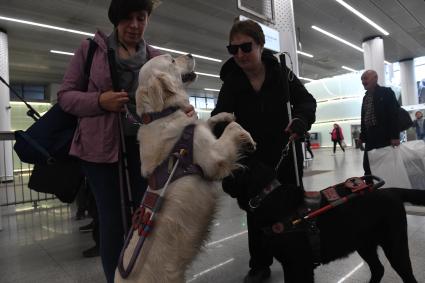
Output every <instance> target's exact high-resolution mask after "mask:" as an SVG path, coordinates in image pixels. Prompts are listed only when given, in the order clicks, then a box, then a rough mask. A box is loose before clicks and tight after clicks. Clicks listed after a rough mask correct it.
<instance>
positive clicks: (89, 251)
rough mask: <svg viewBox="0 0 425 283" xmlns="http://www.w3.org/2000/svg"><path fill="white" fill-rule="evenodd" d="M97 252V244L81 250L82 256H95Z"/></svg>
mask: <svg viewBox="0 0 425 283" xmlns="http://www.w3.org/2000/svg"><path fill="white" fill-rule="evenodd" d="M99 254H100V253H99V247H98V246H97V245H96V246H94V247H92V248H90V249H87V250H85V251H83V257H96V256H99Z"/></svg>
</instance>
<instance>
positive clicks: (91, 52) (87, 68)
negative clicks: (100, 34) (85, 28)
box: [84, 38, 98, 91]
mask: <svg viewBox="0 0 425 283" xmlns="http://www.w3.org/2000/svg"><path fill="white" fill-rule="evenodd" d="M87 40H88V41H89V49H88V51H87V57H86V62H85V63H84V80H85V84H84V86H85V89H84V91H87V89H88V87H89V78H90V70H91V65H92V62H93V57H94V53H95V52H96V49H97V46H98V45H97V43H96V42H95V41H94V40H93V39H92V38H87Z"/></svg>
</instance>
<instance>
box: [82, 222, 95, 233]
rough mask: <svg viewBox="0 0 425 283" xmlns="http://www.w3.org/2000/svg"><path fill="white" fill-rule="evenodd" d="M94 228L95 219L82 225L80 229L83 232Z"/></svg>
mask: <svg viewBox="0 0 425 283" xmlns="http://www.w3.org/2000/svg"><path fill="white" fill-rule="evenodd" d="M93 229H94V221H92V222H90V223H89V224H87V225H84V226H81V227H80V228H78V230H79V231H80V232H82V233H86V232H92V231H93Z"/></svg>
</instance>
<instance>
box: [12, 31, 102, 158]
mask: <svg viewBox="0 0 425 283" xmlns="http://www.w3.org/2000/svg"><path fill="white" fill-rule="evenodd" d="M89 42H90V45H89V49H88V52H87V60H86V62H85V65H84V78H85V86H86V90H87V87H88V80H89V77H90V69H91V64H92V61H93V56H94V53H95V51H96V49H97V44H96V43H95V42H94V41H93V40H92V39H89ZM77 121H78V119H77V117H75V116H74V115H71V114H69V113H66V112H64V111H63V110H62V108H61V107H60V106H59V104H58V103H56V104H55V105H53V106H52V107H51V108H50V109H49V111H47V112H46V113H45V114H44V115H43V116H42V117H41V118H40V119H38V120H37V121H36V122H35V123H34V124H32V125H31V126H30V127H29V128H28V129H27V130H26V131H21V130H19V131H15V140H16V142H15V145H14V147H13V148H14V150H15V152H16V154H17V155H18V157H19V159H20V160H21V161H23V162H26V163H31V164H53V163H54V162H55V161H56V160H57V159H62V158H66V157H67V156H68V152H69V149H70V146H71V142H72V138H73V136H74V132H75V129H76V127H77Z"/></svg>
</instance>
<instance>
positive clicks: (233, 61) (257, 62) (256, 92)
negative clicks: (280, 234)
mask: <svg viewBox="0 0 425 283" xmlns="http://www.w3.org/2000/svg"><path fill="white" fill-rule="evenodd" d="M264 43H265V38H264V33H263V31H262V29H261V27H260V25H259V24H257V23H256V22H254V21H251V20H245V21H236V22H235V23H234V25H233V27H232V29H231V31H230V35H229V45H228V46H227V50H228V51H229V53H230V54H231V55H232V57H231V58H230V59H229V60H228V61H227V62H226V63H225V64H224V65H223V67H222V69H221V71H220V78H221V80H222V81H223V85H222V87H221V90H220V93H219V96H218V100H217V105H216V108H215V109H214V110H213V111H212V113H211V115H216V114H218V113H220V112H229V113H234V114H235V117H236V122H238V123H239V124H240V125H241V126H242V127H243V128H244V129H246V130H247V131H248V132H249V133H250V134H251V136H252V137H253V139H254V141H255V142H256V143H257V150H256V151H255V152H254V153H253V154H251V155H249V156H247V157H246V158H245V160H244V161H242V163H243V164H244V165H245V166H246V169H244V170H237V171H236V172H234V174H233V176H231V177H227V178H225V179H224V180H223V189H224V190H225V191H226V192H227V193H228V194H230V195H231V196H232V197H235V198H237V200H238V203H239V205H240V207H241V208H242V209H244V210H246V211H247V222H248V246H249V253H250V256H251V258H250V261H249V266H250V271H249V272H248V274H247V275H246V276H245V279H244V282H262V281H263V280H264V279H266V278H267V277H269V276H270V268H269V266H270V265H271V264H272V261H273V256H272V251H271V249H270V247H269V245H268V244H269V241H268V240H267V239H266V237H265V235H264V232H263V230H262V229H261V228H262V227H261V226H260V224H259V223H258V222H257V220H256V218H255V217H254V215H253V214H252V213H251V212H250V210H249V209H248V207H247V198H248V196H247V190H246V187H245V186H244V185H241V184H243V183H244V180H247V179H248V174H254V173H253V172H252V171H251V165H255V164H259V163H261V164H263V165H264V166H267V167H268V168H272V169H271V170H272V171H273V170H274V168H275V167H276V165H277V164H278V162H279V159H280V156H281V152H282V149H283V148H284V147H285V145H286V144H287V143H288V140H289V138H290V137H291V139H293V140H296V139H297V138H298V137H301V136H303V135H304V133H305V132H306V131H307V130H308V129H310V126H311V124H312V123H313V122H314V120H315V112H316V101H315V99H314V98H313V96H312V95H311V94H310V93H308V91H307V90H306V89H305V88H304V86H303V85H302V84H301V82H300V81H299V80H298V78H297V77H296V76H295V75H294V74H293V73H291V72H290V71H289V73H290V76H289V90H290V95H289V94H288V93H286V91H285V88H284V85H283V82H284V81H283V80H287V79H288V78H287V77H284V76H283V73H282V67H281V66H280V64H279V62H278V61H277V59H276V58H275V57H274V56H273V54H271V53H270V52H268V51H266V50H264ZM288 100H290V102H291V104H292V106H293V110H292V111H293V113H292V114H293V119H292V120H291V121H289V118H288V110H287V106H286V105H287V102H288ZM296 147H297V153H298V168H297V169H298V172H299V173H300V176H301V175H302V165H303V160H302V156H303V155H302V150H301V145H300V143H299V141H296ZM287 156H288V158H285V160H284V161H283V162H282V163H281V164H280V166H278V168H277V172H276V178H277V179H278V180H279V182H281V183H282V184H296V179H295V176H296V175H295V168H294V161H293V159H292V157H293V154H292V153H291V152H290V153H289V154H288V155H287ZM299 181H300V182H301V180H299ZM301 186H302V185H301ZM299 195H300V197H302V195H303V190H302V188H300V189H299Z"/></svg>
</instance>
